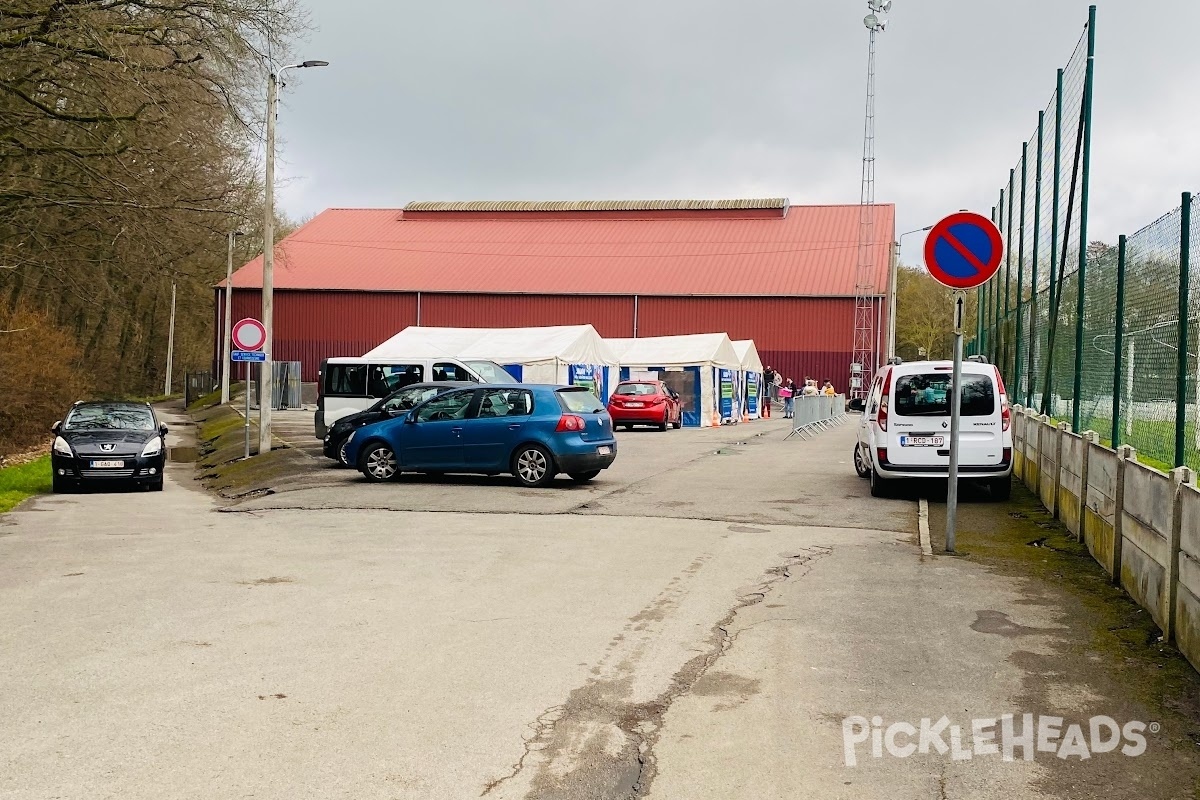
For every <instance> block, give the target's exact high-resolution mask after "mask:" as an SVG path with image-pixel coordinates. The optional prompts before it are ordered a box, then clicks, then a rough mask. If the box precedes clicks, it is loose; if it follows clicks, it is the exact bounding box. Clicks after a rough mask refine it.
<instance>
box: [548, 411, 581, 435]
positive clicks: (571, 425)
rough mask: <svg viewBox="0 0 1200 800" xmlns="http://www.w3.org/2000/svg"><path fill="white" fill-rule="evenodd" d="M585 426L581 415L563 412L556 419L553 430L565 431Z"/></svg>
mask: <svg viewBox="0 0 1200 800" xmlns="http://www.w3.org/2000/svg"><path fill="white" fill-rule="evenodd" d="M585 427H586V424H585V423H584V421H583V417H577V416H575V415H574V414H563V415H562V417H560V418H559V420H558V427H557V428H555V429H554V430H555V431H557V432H558V433H563V432H566V431H581V430H583V429H584V428H585Z"/></svg>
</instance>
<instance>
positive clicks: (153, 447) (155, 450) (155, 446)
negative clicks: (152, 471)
mask: <svg viewBox="0 0 1200 800" xmlns="http://www.w3.org/2000/svg"><path fill="white" fill-rule="evenodd" d="M161 452H162V437H160V436H155V437H154V438H153V439H151V440H150V441H148V442H146V446H145V447H143V448H142V457H143V458H145V457H146V456H156V455H158V454H159V453H161Z"/></svg>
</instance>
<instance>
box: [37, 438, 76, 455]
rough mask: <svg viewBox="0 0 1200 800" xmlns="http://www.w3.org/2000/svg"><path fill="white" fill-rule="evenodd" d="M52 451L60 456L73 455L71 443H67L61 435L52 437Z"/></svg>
mask: <svg viewBox="0 0 1200 800" xmlns="http://www.w3.org/2000/svg"><path fill="white" fill-rule="evenodd" d="M42 441H43V442H44V441H46V440H45V439H43V440H42ZM54 452H55V453H58V454H59V455H60V456H66V457H67V458H70V457H71V456H73V455H75V454H74V453H72V452H71V445H69V444H67V440H66V439H64V438H63V437H61V436H55V437H54Z"/></svg>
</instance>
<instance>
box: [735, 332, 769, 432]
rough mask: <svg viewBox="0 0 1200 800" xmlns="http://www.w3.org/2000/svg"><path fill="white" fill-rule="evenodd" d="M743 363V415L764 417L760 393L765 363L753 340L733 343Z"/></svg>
mask: <svg viewBox="0 0 1200 800" xmlns="http://www.w3.org/2000/svg"><path fill="white" fill-rule="evenodd" d="M733 349H734V350H735V351H736V352H737V354H738V358H739V359H741V362H742V382H741V386H742V394H741V399H742V413H743V414H744V415H745V416H747V417H749V418H750V419H758V418H759V417H760V416H761V415H762V409H761V406H760V400H759V398H760V392H761V391H762V385H763V384H762V381H763V363H762V359H761V358H759V355H758V348H757V347H755V346H754V340H753V339H742V340H739V341H735V342H734V343H733Z"/></svg>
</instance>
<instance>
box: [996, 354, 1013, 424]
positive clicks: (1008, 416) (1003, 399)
mask: <svg viewBox="0 0 1200 800" xmlns="http://www.w3.org/2000/svg"><path fill="white" fill-rule="evenodd" d="M992 369H994V370H996V388H997V389H999V390H1000V422H1001V424H1002V425H1003V426H1004V430H1008V428H1009V426H1011V425H1012V411H1011V410H1009V407H1008V391H1007V390H1005V388H1004V378H1002V377H1000V368H999V367H993V368H992Z"/></svg>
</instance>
